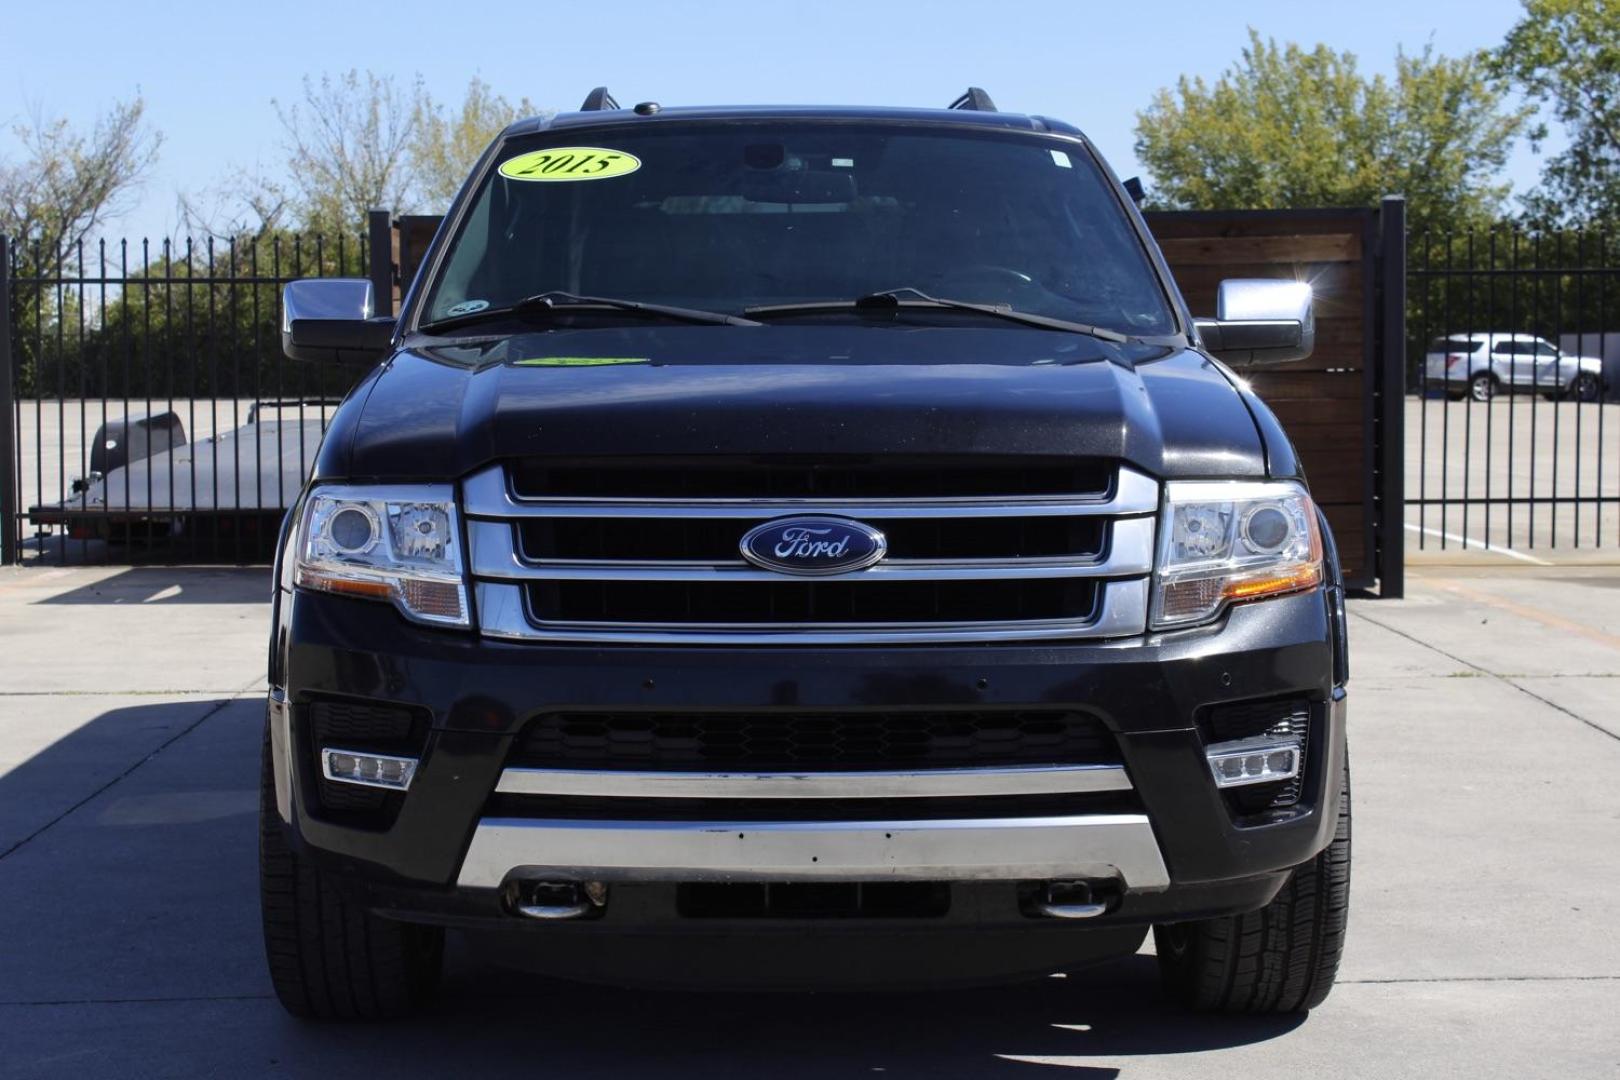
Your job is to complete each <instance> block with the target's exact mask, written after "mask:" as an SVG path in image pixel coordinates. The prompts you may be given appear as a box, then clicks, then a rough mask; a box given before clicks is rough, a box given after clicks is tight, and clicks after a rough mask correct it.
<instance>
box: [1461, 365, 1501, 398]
mask: <svg viewBox="0 0 1620 1080" xmlns="http://www.w3.org/2000/svg"><path fill="white" fill-rule="evenodd" d="M1468 396H1469V397H1471V398H1473V399H1474V400H1475V401H1489V400H1491V398H1493V397H1495V396H1496V376H1495V375H1492V374H1491V373H1489V372H1487V371H1482V372H1480V373H1479V374H1478V375H1475V376H1474V377H1473V378H1472V379H1469V380H1468Z"/></svg>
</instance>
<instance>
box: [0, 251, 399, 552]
mask: <svg viewBox="0 0 1620 1080" xmlns="http://www.w3.org/2000/svg"><path fill="white" fill-rule="evenodd" d="M368 254H369V253H368V251H367V241H366V238H365V237H364V236H353V237H346V236H339V237H331V238H327V237H308V236H298V235H272V236H265V237H259V238H245V239H223V240H214V239H206V240H200V241H190V240H187V241H183V242H178V243H176V242H171V241H167V240H164V241H160V242H155V243H154V242H147V241H141V242H139V243H129V242H120V243H106V242H103V243H99V244H96V245H94V246H85V245H80V246H77V247H74V248H72V249H71V250H58V251H47V250H42V249H41V248H40V247H39V246H38V245H30V244H26V243H22V244H8V243H7V241H6V240H5V238H3V237H0V439H3V442H0V445H3V446H5V447H6V451H5V455H4V456H5V459H6V469H7V475H6V476H5V477H4V479H5V480H6V481H7V482H6V483H3V484H0V546H3V548H0V555H3V560H0V561H4V562H16V561H20V560H22V559H27V558H36V559H43V560H47V561H55V562H96V561H109V560H110V561H116V562H129V561H142V560H144V559H161V560H162V561H167V562H183V561H192V560H195V561H208V562H221V561H223V562H256V561H262V560H263V559H264V558H265V557H266V555H267V553H268V551H269V549H270V547H271V546H272V545H273V543H274V539H275V535H276V531H277V527H278V525H279V522H280V518H281V516H282V514H283V512H284V509H285V507H286V506H288V505H290V504H291V502H292V501H293V499H294V498H296V496H297V492H298V489H299V486H300V484H301V478H302V477H303V476H304V475H307V473H308V468H309V465H310V463H311V457H312V455H313V453H314V449H315V447H316V445H318V442H319V438H320V434H321V432H322V431H324V428H325V423H326V420H327V417H328V416H329V415H330V412H331V409H332V407H333V406H334V405H335V404H336V402H337V401H338V400H339V399H340V398H341V396H342V394H343V393H344V392H345V391H346V390H347V388H348V385H349V383H350V382H351V381H352V376H353V373H352V372H343V371H339V370H335V369H333V368H331V367H329V366H324V365H307V364H298V363H294V362H293V361H290V360H287V359H285V358H284V357H283V355H282V351H281V338H280V329H281V289H282V286H283V285H285V284H286V283H287V282H288V281H291V280H293V279H295V278H300V277H315V276H334V275H344V274H347V275H353V276H365V274H366V273H367V266H368V263H367V259H368Z"/></svg>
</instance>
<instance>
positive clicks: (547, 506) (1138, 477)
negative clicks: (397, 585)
mask: <svg viewBox="0 0 1620 1080" xmlns="http://www.w3.org/2000/svg"><path fill="white" fill-rule="evenodd" d="M462 495H463V500H464V506H465V509H466V512H467V514H468V515H469V516H471V517H485V518H522V517H587V518H603V517H613V518H659V517H676V518H753V519H759V520H764V519H769V518H776V517H789V516H792V515H795V514H817V513H836V514H837V515H839V516H840V517H849V518H856V519H865V518H873V519H883V518H932V517H1036V516H1049V517H1054V516H1079V515H1097V514H1106V515H1110V516H1121V515H1126V514H1151V513H1154V512H1155V511H1157V510H1158V508H1159V485H1158V483H1157V481H1155V480H1154V479H1153V478H1152V477H1150V476H1148V475H1146V474H1145V473H1140V472H1137V471H1136V470H1135V469H1130V468H1124V467H1122V468H1120V470H1119V474H1118V481H1117V483H1116V485H1115V491H1114V494H1113V497H1112V498H1106V499H1097V498H1092V499H1087V498H1082V497H1075V496H1063V495H1058V496H1042V497H1035V498H1031V497H1021V496H1008V497H1002V496H975V497H972V498H959V499H949V498H945V499H854V500H849V499H698V500H689V499H543V498H542V499H519V498H517V497H515V496H514V495H513V494H512V492H511V489H510V488H509V487H508V485H507V482H506V471H505V470H504V469H503V468H502V467H501V466H500V465H491V466H490V467H489V468H487V469H483V470H481V471H479V472H476V473H474V474H473V475H472V476H469V477H468V478H467V479H466V481H465V482H464V483H463V492H462Z"/></svg>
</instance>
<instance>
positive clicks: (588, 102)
mask: <svg viewBox="0 0 1620 1080" xmlns="http://www.w3.org/2000/svg"><path fill="white" fill-rule="evenodd" d="M618 107H619V103H618V102H617V101H614V100H613V95H612V94H610V93H608V88H607V87H605V86H598V87H597V88H596V89H595V90H592V91H591V92H590V93H588V94H586V95H585V104H583V105H581V106H580V107H579V111H580V112H605V111H607V110H609V109H617V108H618Z"/></svg>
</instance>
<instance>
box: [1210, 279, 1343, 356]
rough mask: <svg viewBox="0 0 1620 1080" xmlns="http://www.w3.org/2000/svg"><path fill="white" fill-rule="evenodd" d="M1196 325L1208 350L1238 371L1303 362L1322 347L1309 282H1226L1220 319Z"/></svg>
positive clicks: (1220, 297)
mask: <svg viewBox="0 0 1620 1080" xmlns="http://www.w3.org/2000/svg"><path fill="white" fill-rule="evenodd" d="M1196 321H1197V325H1198V336H1199V337H1200V338H1201V339H1202V340H1203V343H1204V348H1206V349H1208V350H1209V351H1210V352H1211V353H1213V354H1214V355H1215V356H1216V357H1217V358H1219V359H1221V360H1223V361H1225V362H1226V363H1228V364H1231V365H1232V366H1233V367H1252V366H1254V365H1257V364H1285V363H1287V362H1288V361H1290V360H1303V359H1305V358H1306V357H1307V356H1310V355H1311V350H1312V349H1314V348H1315V347H1316V320H1315V317H1314V316H1313V315H1312V314H1311V287H1310V285H1308V284H1306V283H1305V282H1303V281H1276V280H1271V279H1264V278H1262V279H1250V278H1234V279H1231V280H1227V281H1223V282H1221V291H1220V293H1219V295H1218V297H1217V299H1216V301H1215V318H1213V319H1198V320H1196Z"/></svg>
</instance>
